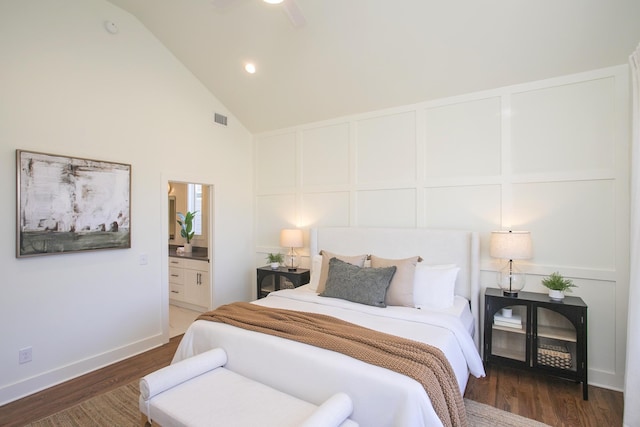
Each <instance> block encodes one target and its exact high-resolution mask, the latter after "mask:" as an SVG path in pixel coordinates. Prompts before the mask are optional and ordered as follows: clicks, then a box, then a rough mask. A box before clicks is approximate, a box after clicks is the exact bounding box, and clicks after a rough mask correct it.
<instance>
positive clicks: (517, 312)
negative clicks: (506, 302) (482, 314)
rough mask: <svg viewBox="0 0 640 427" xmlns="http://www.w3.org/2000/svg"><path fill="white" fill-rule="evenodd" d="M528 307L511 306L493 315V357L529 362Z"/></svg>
mask: <svg viewBox="0 0 640 427" xmlns="http://www.w3.org/2000/svg"><path fill="white" fill-rule="evenodd" d="M528 318H529V317H528V313H527V306H526V305H510V306H506V307H503V308H501V309H499V310H496V312H495V313H494V315H493V325H492V327H491V329H492V330H491V355H492V356H500V357H505V358H508V359H512V360H518V361H521V362H527V341H528V340H527V330H528V327H527V326H528V325H527V319H528Z"/></svg>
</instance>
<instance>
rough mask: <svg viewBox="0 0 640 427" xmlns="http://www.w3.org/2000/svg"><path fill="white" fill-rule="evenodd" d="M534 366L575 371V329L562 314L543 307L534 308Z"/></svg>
mask: <svg viewBox="0 0 640 427" xmlns="http://www.w3.org/2000/svg"><path fill="white" fill-rule="evenodd" d="M535 314H536V319H537V330H536V333H535V334H534V338H535V340H534V351H535V356H534V358H533V359H534V366H539V367H541V368H542V367H544V368H555V369H563V370H569V371H574V372H575V371H576V361H577V360H578V359H577V353H576V351H577V348H576V341H577V331H576V328H575V326H574V325H573V323H572V322H571V321H570V320H569V319H568V318H567V317H565V316H564V315H563V314H561V313H559V312H557V311H552V310H549V309H546V308H543V307H537V309H536V313H535Z"/></svg>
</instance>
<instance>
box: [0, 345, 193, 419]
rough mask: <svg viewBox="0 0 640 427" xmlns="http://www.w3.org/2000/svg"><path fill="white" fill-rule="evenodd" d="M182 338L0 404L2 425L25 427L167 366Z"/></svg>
mask: <svg viewBox="0 0 640 427" xmlns="http://www.w3.org/2000/svg"><path fill="white" fill-rule="evenodd" d="M181 339H182V335H180V336H177V337H174V338H171V340H170V341H169V343H168V344H165V345H163V346H161V347H158V348H155V349H153V350H150V351H147V352H145V353H142V354H139V355H137V356H133V357H131V358H129V359H126V360H123V361H121V362H118V363H115V364H113V365H110V366H107V367H105V368H102V369H99V370H97V371H94V372H91V373H89V374H86V375H83V376H81V377H78V378H75V379H72V380H70V381H67V382H65V383H62V384H59V385H57V386H53V387H51V388H48V389H46V390H43V391H41V392H38V393H35V394H32V395H30V396H27V397H25V398H23V399H20V400H16V401H14V402H11V403H8V404H6V405H4V406H0V426H3V427H18V426H24V425H25V424H28V423H30V422H32V421H36V420H39V419H41V418H44V417H46V416H49V415H51V414H55V413H56V412H58V411H61V410H63V409H66V408H69V407H71V406H73V405H76V404H77V403H80V402H82V401H83V400H85V399H88V398H90V397H93V396H97V395H98V394H101V393H104V392H107V391H109V390H113V389H116V388H118V387H120V386H122V385H125V384H129V383H130V382H131V381H134V380H137V379H140V378H141V377H143V376H145V375H147V374H148V373H151V372H153V371H155V370H157V369H160V368H163V367H165V366H167V365H169V363H170V362H171V359H172V358H173V354H174V353H175V351H176V348H177V347H178V344H179V343H180V340H181Z"/></svg>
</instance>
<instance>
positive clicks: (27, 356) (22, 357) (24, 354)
mask: <svg viewBox="0 0 640 427" xmlns="http://www.w3.org/2000/svg"><path fill="white" fill-rule="evenodd" d="M31 350H32V349H31V347H25V348H21V349H20V350H18V363H19V364H21V365H22V364H23V363H29V362H31Z"/></svg>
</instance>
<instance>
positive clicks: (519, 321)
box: [493, 313, 522, 326]
mask: <svg viewBox="0 0 640 427" xmlns="http://www.w3.org/2000/svg"><path fill="white" fill-rule="evenodd" d="M493 320H494V321H495V320H499V321H500V322H504V323H511V324H515V325H518V326H522V317H521V316H520V315H519V314H513V315H511V317H506V316H503V315H501V314H499V313H496V314H494V315H493Z"/></svg>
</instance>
